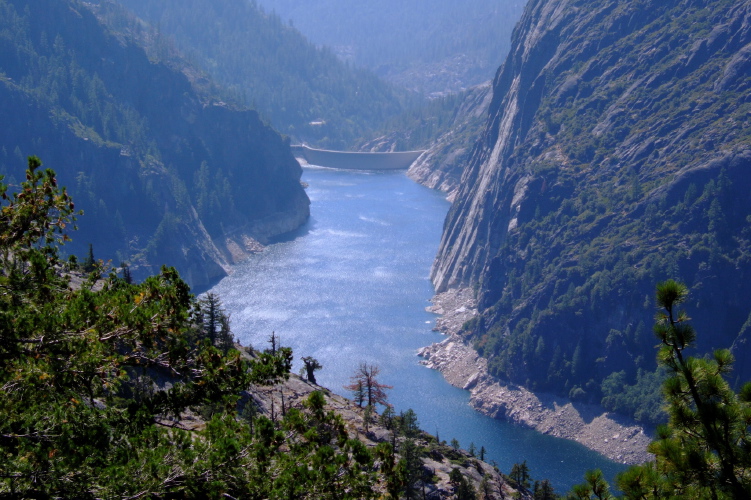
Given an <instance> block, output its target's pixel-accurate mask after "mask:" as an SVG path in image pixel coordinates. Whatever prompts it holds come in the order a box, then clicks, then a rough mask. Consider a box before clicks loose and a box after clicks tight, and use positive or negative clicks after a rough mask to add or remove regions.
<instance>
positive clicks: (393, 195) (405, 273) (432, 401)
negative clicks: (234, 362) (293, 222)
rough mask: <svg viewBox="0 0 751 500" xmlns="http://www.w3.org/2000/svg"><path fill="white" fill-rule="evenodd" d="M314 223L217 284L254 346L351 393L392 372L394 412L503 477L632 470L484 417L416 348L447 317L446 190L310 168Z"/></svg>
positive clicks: (392, 177) (386, 176)
mask: <svg viewBox="0 0 751 500" xmlns="http://www.w3.org/2000/svg"><path fill="white" fill-rule="evenodd" d="M303 181H304V182H306V183H307V184H308V188H307V192H308V196H309V197H310V199H311V203H312V204H311V217H310V220H309V221H308V222H307V223H306V224H305V225H304V226H303V227H301V228H300V229H299V230H298V231H296V232H295V233H293V234H290V235H288V236H287V237H285V238H283V239H282V240H280V241H277V242H275V243H274V244H272V245H269V246H268V247H267V248H266V250H265V251H263V252H261V253H259V254H255V255H253V256H251V257H250V258H249V259H248V260H246V261H245V262H243V263H242V264H240V265H238V266H236V267H235V268H234V272H233V273H232V274H231V275H230V276H228V277H226V278H224V279H223V280H222V281H221V282H219V283H218V284H217V285H216V286H214V287H213V288H212V289H211V291H212V292H214V293H216V294H218V295H219V296H220V298H221V300H222V302H223V304H224V307H225V309H226V310H227V312H228V313H229V314H230V319H231V325H232V331H233V333H234V335H235V336H236V337H237V339H238V340H239V341H240V342H241V343H242V344H243V345H252V346H253V347H255V348H257V349H264V348H267V347H268V346H269V344H268V343H267V340H268V338H269V337H270V335H271V333H272V332H275V333H276V334H277V335H278V337H279V339H280V342H281V345H285V346H290V347H292V349H293V352H294V355H295V365H294V368H293V370H294V371H295V372H297V371H298V370H299V369H300V367H301V366H302V362H301V361H300V358H302V357H303V356H313V357H315V358H317V359H318V361H319V362H320V363H321V364H322V365H323V369H322V370H320V371H318V372H317V373H316V378H317V380H318V383H319V384H320V385H321V386H324V387H327V388H329V389H331V390H332V391H334V392H336V393H339V394H341V395H344V396H350V394H349V393H348V391H347V390H346V389H344V388H343V386H344V385H345V384H348V383H349V378H350V376H351V375H352V374H353V373H354V371H355V369H356V368H357V366H358V365H359V364H360V363H361V362H367V363H373V364H377V365H378V366H379V367H380V368H381V375H380V377H379V380H380V381H381V382H383V383H386V384H389V385H392V386H393V387H394V388H393V389H392V390H391V391H389V400H390V402H391V403H392V404H393V405H394V409H395V411H396V412H397V413H398V412H400V411H404V410H407V409H408V408H412V409H413V410H414V411H415V412H416V413H417V417H418V420H419V423H420V427H422V428H423V429H425V430H426V431H428V432H430V433H433V434H435V433H438V435H439V437H440V439H441V440H445V441H450V440H451V439H452V438H456V439H457V440H458V441H459V443H460V444H461V447H462V448H464V449H467V448H468V447H469V445H470V443H474V444H475V446H476V448H477V449H478V450H479V449H480V446H484V447H485V449H486V457H485V458H486V460H487V461H490V462H492V461H495V462H496V463H497V465H498V467H499V468H500V470H501V471H502V472H504V473H508V472H509V471H510V469H511V466H512V465H513V464H514V463H517V462H519V463H521V462H522V461H523V460H526V461H527V464H528V465H529V467H530V472H531V476H532V478H533V479H538V480H542V479H550V480H551V481H552V483H553V486H554V487H555V490H556V492H557V493H559V494H563V493H566V492H567V491H568V490H569V489H570V487H571V486H572V485H574V484H577V483H581V482H583V477H584V472H585V471H587V470H588V469H594V468H600V469H602V470H603V472H604V473H605V475H606V477H607V478H609V479H611V480H612V478H613V477H614V476H615V474H616V473H617V472H619V471H621V470H623V469H624V468H625V466H623V465H620V464H617V463H615V462H611V461H609V460H607V459H606V458H604V457H602V456H601V455H599V454H597V453H595V452H593V451H590V450H588V449H587V448H585V447H583V446H581V445H579V444H577V443H574V442H571V441H566V440H563V439H559V438H554V437H551V436H546V435H543V434H540V433H537V432H535V431H532V430H529V429H523V428H521V427H519V426H516V425H513V424H510V423H508V422H504V421H500V420H495V419H492V418H490V417H486V416H484V415H481V414H480V413H478V412H476V411H474V410H472V408H471V407H470V406H469V393H468V392H467V391H464V390H462V389H457V388H455V387H452V386H451V385H449V384H448V383H447V382H446V381H444V380H443V377H442V376H441V374H440V373H438V372H437V371H434V370H430V369H427V368H425V367H424V366H422V365H420V364H419V361H420V358H419V357H417V356H416V354H415V351H416V350H417V349H419V348H420V347H423V346H426V345H429V344H431V343H434V342H440V341H441V340H442V339H443V338H444V337H443V336H442V335H441V334H440V333H437V332H434V331H432V328H433V327H434V326H435V319H436V316H435V315H434V314H431V313H428V312H426V311H425V308H426V307H427V306H429V305H430V303H429V299H430V298H431V297H432V296H433V287H432V284H431V282H430V279H429V273H430V267H431V264H432V262H433V259H434V258H435V255H436V251H437V249H438V244H439V241H440V237H441V230H442V227H443V220H444V218H445V215H446V212H447V211H448V208H449V203H448V202H447V201H446V200H445V199H444V196H443V194H442V193H439V192H437V191H433V190H430V189H428V188H425V187H423V186H420V185H418V184H416V183H415V182H413V181H412V180H410V179H409V178H407V177H406V175H405V173H404V172H403V171H400V172H364V171H344V170H331V169H324V168H317V167H306V168H305V169H304V173H303Z"/></svg>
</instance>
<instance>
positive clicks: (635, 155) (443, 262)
mask: <svg viewBox="0 0 751 500" xmlns="http://www.w3.org/2000/svg"><path fill="white" fill-rule="evenodd" d="M749 26H751V6H750V5H749V2H747V1H743V2H737V1H728V0H712V1H709V2H701V3H695V2H685V1H680V0H675V1H670V2H662V1H660V2H656V1H629V2H616V1H608V2H603V3H601V4H598V6H597V7H596V8H594V7H592V5H591V4H590V3H585V2H579V1H559V0H539V1H532V2H530V3H529V5H528V6H527V9H526V11H525V14H524V16H523V18H522V21H521V23H520V25H519V27H518V29H517V30H516V32H515V37H514V40H513V43H512V50H511V53H510V54H509V57H508V58H507V60H506V62H505V64H504V66H503V67H502V69H501V71H500V72H499V74H498V76H497V78H496V80H495V82H494V89H493V92H494V96H493V102H492V103H491V106H490V115H489V121H488V124H487V128H486V129H485V132H484V134H483V136H482V138H481V140H480V141H479V143H478V146H477V148H476V150H475V154H474V156H473V158H472V161H471V162H470V164H469V166H468V167H467V170H466V172H465V175H464V177H463V183H462V186H461V187H460V190H459V193H458V195H457V198H456V202H455V203H454V205H453V207H452V209H451V212H450V214H449V216H448V219H447V223H446V228H445V232H444V236H443V241H442V244H441V250H440V254H439V257H438V261H437V263H436V266H435V267H434V271H433V277H434V281H435V283H436V285H437V286H438V288H439V290H442V289H445V288H446V287H449V286H454V285H457V284H473V285H474V286H475V287H476V289H477V293H478V299H479V308H480V309H481V314H480V316H479V317H478V318H477V319H476V320H475V321H473V322H472V323H471V324H468V325H467V326H466V330H465V334H466V336H467V337H469V338H470V339H471V340H472V342H473V343H474V345H475V346H476V348H477V349H478V351H479V352H480V353H481V354H482V355H483V356H485V357H487V358H488V361H489V369H490V371H491V372H492V373H493V374H495V375H497V376H499V377H501V378H503V379H506V380H511V381H513V382H516V383H520V384H524V385H526V386H527V387H529V388H532V389H536V390H545V391H553V392H556V393H559V394H564V395H567V396H569V397H570V398H571V399H573V400H585V401H593V402H602V404H604V405H605V406H606V407H607V408H609V409H614V410H617V411H621V412H624V413H627V414H630V415H633V416H636V417H637V418H640V419H642V420H644V421H650V422H656V421H664V419H665V418H666V417H665V415H664V414H662V413H661V412H660V410H659V401H660V398H659V390H660V386H661V381H662V379H663V377H664V374H663V373H662V372H661V371H659V370H658V369H657V366H656V363H655V361H654V357H653V355H652V353H651V352H650V350H649V347H650V343H649V342H648V340H647V339H648V338H649V334H648V327H647V325H649V323H650V321H651V314H652V312H651V307H650V306H651V301H650V300H649V297H650V295H651V294H650V289H651V286H652V283H655V282H658V281H662V280H664V279H666V278H668V277H679V278H680V279H681V280H683V281H685V282H686V283H687V285H688V286H689V288H690V289H691V290H692V301H693V305H694V306H696V307H697V310H698V311H700V312H701V311H707V310H712V314H704V313H702V314H700V315H699V318H700V319H698V320H697V323H698V327H699V328H700V329H703V330H704V329H705V330H710V329H711V330H712V331H713V332H716V333H715V335H712V336H707V337H705V338H702V339H700V340H699V342H698V343H697V346H696V347H697V349H698V352H700V353H701V352H707V351H709V350H711V349H714V348H718V347H726V348H732V349H733V353H734V355H735V356H736V358H737V359H738V363H737V369H738V371H737V376H738V377H739V378H740V379H743V378H746V377H748V375H749V373H751V364H749V363H751V350H749V349H751V347H750V346H751V344H750V343H749V342H747V341H746V337H747V335H748V333H749V332H748V326H749V321H748V319H749V317H751V309H750V308H749V305H748V303H747V301H745V299H744V298H745V297H748V296H750V295H751V289H750V288H749V283H751V281H749V280H748V271H749V269H750V267H749V263H750V262H751V261H750V260H749V258H750V257H751V253H749V248H751V228H750V226H749V221H750V220H751V204H749V201H748V200H749V197H748V193H749V192H750V190H751V176H749V173H748V172H749V166H750V164H751V148H750V145H751V127H749V122H748V119H747V115H748V112H749V106H751V104H750V103H749V100H748V96H749V85H751V80H749V78H748V74H749V73H748V64H749V57H748V54H749V46H750V45H749V43H751V36H750V35H749V33H751V31H749V29H748V28H749ZM734 383H735V381H734Z"/></svg>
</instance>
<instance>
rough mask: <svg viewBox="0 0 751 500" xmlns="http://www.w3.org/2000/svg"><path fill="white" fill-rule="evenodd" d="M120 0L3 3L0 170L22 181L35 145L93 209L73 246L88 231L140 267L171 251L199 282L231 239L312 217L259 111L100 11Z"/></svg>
mask: <svg viewBox="0 0 751 500" xmlns="http://www.w3.org/2000/svg"><path fill="white" fill-rule="evenodd" d="M92 9H93V11H92ZM118 9H120V8H119V7H117V6H116V5H114V4H108V5H107V6H101V8H96V6H93V5H91V4H88V3H86V4H85V3H83V2H79V1H78V0H41V1H35V2H27V1H23V0H2V1H0V113H2V115H3V116H4V117H6V122H7V123H6V125H7V126H4V127H2V128H1V129H0V172H2V173H4V174H6V175H7V178H8V181H9V182H10V183H11V184H14V185H16V184H17V181H16V175H17V174H14V173H13V171H12V168H13V166H14V165H18V164H19V162H21V161H23V158H24V155H27V154H29V153H31V152H35V153H37V154H40V155H42V156H43V157H44V158H45V159H46V161H48V162H50V163H51V164H53V165H55V166H56V168H57V170H58V176H59V179H60V182H61V183H62V184H64V185H66V186H68V188H69V190H70V192H71V194H73V195H74V196H75V197H76V199H77V200H78V203H79V206H80V207H81V208H83V209H84V210H85V212H86V213H87V217H86V219H85V221H84V222H83V223H82V224H81V227H80V232H79V234H78V235H77V238H76V241H75V242H74V244H73V245H72V247H71V251H73V252H74V253H78V254H79V255H82V254H84V252H85V249H86V248H87V244H89V243H92V244H93V246H94V249H95V251H96V253H97V255H98V256H100V257H103V258H105V259H113V260H115V262H118V261H131V262H132V263H133V264H137V265H140V272H139V266H137V265H136V266H132V268H133V270H134V272H136V273H139V277H142V276H144V275H145V274H146V273H145V272H144V271H143V269H144V267H143V266H144V265H146V266H147V267H146V269H150V270H154V269H158V266H159V265H160V264H162V263H166V262H169V263H171V264H172V265H175V266H176V267H177V268H178V269H180V271H181V273H182V274H183V275H184V276H185V277H186V279H187V280H188V281H189V282H190V283H191V284H192V285H194V286H206V285H207V284H208V283H209V282H211V281H212V280H214V279H216V278H218V277H221V276H223V274H224V272H225V268H226V267H227V263H228V262H230V261H231V258H232V255H231V253H230V252H228V251H227V250H226V248H225V244H226V242H227V239H228V238H233V237H237V238H240V237H242V236H243V235H249V236H252V237H255V238H257V239H263V238H266V237H268V236H273V235H275V234H278V233H281V232H286V231H290V230H292V229H294V228H295V227H296V226H297V225H299V224H301V223H302V222H303V221H304V220H305V219H306V218H307V215H308V200H307V196H306V195H305V192H304V190H303V189H302V187H301V186H300V183H299V179H300V175H301V169H300V167H299V165H298V164H297V162H296V161H295V160H294V158H293V157H292V155H291V153H290V151H289V148H288V144H287V143H286V141H285V140H284V139H283V138H282V137H280V136H279V135H278V134H277V133H276V132H275V131H274V130H272V129H271V128H270V127H269V126H267V125H265V124H264V123H263V122H262V121H261V120H260V119H259V117H258V115H257V113H256V112H254V111H249V110H243V109H240V108H233V107H232V106H230V105H227V104H225V103H224V102H222V101H219V100H218V99H216V98H215V97H212V96H214V95H216V92H217V90H216V87H215V86H213V85H212V84H211V81H210V80H208V79H207V78H206V77H205V76H203V75H202V74H201V73H200V72H199V71H198V70H196V69H195V68H193V67H192V66H191V65H189V64H188V63H186V62H185V61H184V60H182V59H180V58H179V57H177V56H176V55H175V51H174V50H170V49H169V45H168V44H166V43H165V42H164V41H161V42H160V41H159V40H156V39H155V37H154V36H153V35H154V32H152V31H150V30H149V29H148V28H147V27H144V26H141V25H139V27H140V30H135V31H130V32H127V33H126V32H123V31H118V30H117V29H116V28H115V27H114V26H113V25H112V24H109V25H107V24H105V23H104V21H100V20H99V19H98V18H97V17H96V16H95V13H96V14H98V15H100V16H101V19H111V20H114V19H115V18H118V16H116V15H115V14H113V11H117V10H118ZM121 10H122V9H120V11H121ZM166 242H169V245H167V244H166ZM148 266H151V267H148Z"/></svg>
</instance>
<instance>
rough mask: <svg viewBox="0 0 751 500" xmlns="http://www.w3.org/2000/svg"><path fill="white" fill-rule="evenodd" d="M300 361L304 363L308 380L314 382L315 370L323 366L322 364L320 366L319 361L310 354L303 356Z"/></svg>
mask: <svg viewBox="0 0 751 500" xmlns="http://www.w3.org/2000/svg"><path fill="white" fill-rule="evenodd" d="M302 362H303V363H304V369H305V374H306V378H307V379H308V382H310V383H311V384H316V374H315V372H316V371H318V370H320V369H321V368H323V366H321V363H319V362H318V360H317V359H316V358H314V357H312V356H303V358H302Z"/></svg>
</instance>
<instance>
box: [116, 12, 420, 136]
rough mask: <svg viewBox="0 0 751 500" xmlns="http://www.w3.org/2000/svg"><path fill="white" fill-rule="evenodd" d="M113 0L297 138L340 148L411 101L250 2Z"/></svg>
mask: <svg viewBox="0 0 751 500" xmlns="http://www.w3.org/2000/svg"><path fill="white" fill-rule="evenodd" d="M118 2H119V3H121V4H122V5H124V6H125V7H127V8H128V9H131V10H132V11H133V12H134V13H136V14H137V15H138V16H139V17H141V18H142V19H144V20H146V21H147V22H149V23H151V24H152V25H153V26H155V27H158V29H159V32H160V34H161V35H162V36H166V37H169V38H170V39H172V40H173V41H174V43H175V44H176V45H177V47H178V48H179V49H180V50H181V51H182V52H183V53H185V54H186V55H188V57H190V58H191V59H192V60H194V61H196V63H197V64H199V65H200V66H201V67H203V68H205V69H206V70H207V71H208V72H209V73H210V74H211V75H212V76H213V77H214V78H215V79H216V80H217V81H218V82H220V83H221V84H223V85H225V86H226V87H228V88H230V89H232V90H233V91H234V93H235V95H236V96H238V97H239V98H241V99H244V100H245V102H246V103H247V104H249V105H252V107H253V108H255V109H257V110H258V111H259V112H260V113H261V114H262V115H263V116H265V117H267V118H268V119H269V120H270V121H271V123H272V124H273V126H274V127H275V128H276V129H277V130H279V131H280V132H282V133H283V134H286V135H289V136H292V137H294V138H295V139H296V140H303V141H308V142H312V143H315V144H318V145H320V146H326V147H331V148H339V149H342V148H346V147H348V146H349V145H350V143H351V142H352V141H353V140H354V139H357V138H359V137H361V136H362V135H367V132H368V131H369V130H371V129H373V128H376V127H378V126H380V125H381V123H382V122H383V121H384V120H385V119H386V118H389V117H391V116H394V115H396V114H398V113H399V112H401V110H402V109H403V108H404V106H405V105H406V103H407V101H409V100H410V99H415V98H414V96H413V97H412V98H410V97H409V96H408V95H407V92H405V91H397V90H395V89H394V88H392V87H391V86H389V85H388V84H386V83H384V82H383V81H382V80H380V79H379V78H378V77H376V76H375V74H373V73H371V72H369V71H366V70H363V69H355V68H353V67H351V66H350V65H347V64H345V63H343V62H341V61H339V60H338V59H337V57H336V56H335V55H334V54H333V53H332V52H331V51H330V50H328V49H325V48H317V47H315V46H314V45H313V44H311V43H310V42H308V41H307V40H306V39H305V38H304V37H303V36H302V35H301V34H300V33H299V32H298V31H297V30H296V29H295V28H293V27H291V26H289V25H287V24H285V23H283V22H282V21H281V20H280V19H279V17H277V16H275V15H270V14H266V13H264V12H263V11H262V10H260V9H259V8H258V7H257V5H256V2H250V1H248V0H187V1H186V0H166V1H160V2H153V1H150V0H118Z"/></svg>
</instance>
